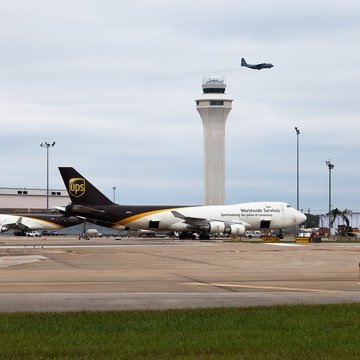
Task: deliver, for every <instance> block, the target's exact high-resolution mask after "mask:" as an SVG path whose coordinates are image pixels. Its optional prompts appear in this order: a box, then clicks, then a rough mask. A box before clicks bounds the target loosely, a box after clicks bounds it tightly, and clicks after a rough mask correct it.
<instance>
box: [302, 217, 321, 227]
mask: <svg viewBox="0 0 360 360" xmlns="http://www.w3.org/2000/svg"><path fill="white" fill-rule="evenodd" d="M305 215H306V217H307V219H306V221H305V223H304V225H305V227H307V228H314V227H319V221H320V215H313V214H305Z"/></svg>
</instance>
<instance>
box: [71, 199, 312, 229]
mask: <svg viewBox="0 0 360 360" xmlns="http://www.w3.org/2000/svg"><path fill="white" fill-rule="evenodd" d="M96 209H99V210H101V211H103V214H102V215H100V214H99V213H97V214H96V215H95V216H92V215H91V213H89V212H88V213H82V212H81V210H80V211H79V210H76V213H77V214H78V215H80V216H87V217H88V218H89V219H91V218H94V219H97V220H99V222H98V223H99V224H101V223H103V224H104V223H105V222H107V223H108V224H107V225H108V226H109V227H112V228H114V229H123V228H124V227H128V228H130V229H146V230H147V229H149V230H163V231H188V230H193V231H195V230H196V229H202V228H203V227H202V225H205V223H210V224H211V223H212V222H213V223H215V222H221V223H224V224H228V225H231V224H242V225H244V228H245V229H246V230H257V229H269V230H271V229H282V228H286V227H290V226H296V225H299V224H301V223H302V222H304V221H305V219H306V217H305V215H303V214H302V213H301V212H299V211H297V210H295V209H294V208H292V207H290V206H289V205H288V204H286V203H283V202H251V203H243V204H234V205H211V206H170V207H169V206H166V207H165V206H154V207H152V206H131V205H129V206H126V205H110V206H102V207H96ZM70 211H73V210H70ZM176 214H180V215H181V216H182V218H180V217H177V216H176ZM202 220H203V221H202ZM90 221H91V220H90ZM203 223H204V224H203ZM203 229H205V227H204V228H203ZM219 232H221V231H219Z"/></svg>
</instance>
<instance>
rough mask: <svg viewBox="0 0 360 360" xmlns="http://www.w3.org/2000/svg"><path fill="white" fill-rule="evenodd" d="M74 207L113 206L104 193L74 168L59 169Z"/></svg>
mask: <svg viewBox="0 0 360 360" xmlns="http://www.w3.org/2000/svg"><path fill="white" fill-rule="evenodd" d="M59 171H60V174H61V176H62V178H63V181H64V183H65V186H66V190H67V192H68V193H69V196H70V199H71V202H72V204H73V205H99V206H100V205H113V204H114V203H113V202H112V201H111V200H110V199H108V198H107V197H106V196H105V195H104V194H103V193H102V192H100V191H99V190H98V189H96V187H95V186H93V185H92V184H91V183H90V182H89V181H88V180H87V179H85V178H84V177H83V176H82V175H80V174H79V173H78V172H77V171H76V170H75V169H74V168H72V167H59Z"/></svg>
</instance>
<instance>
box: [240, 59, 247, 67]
mask: <svg viewBox="0 0 360 360" xmlns="http://www.w3.org/2000/svg"><path fill="white" fill-rule="evenodd" d="M246 65H247V62H246V60H245V59H244V58H241V66H246Z"/></svg>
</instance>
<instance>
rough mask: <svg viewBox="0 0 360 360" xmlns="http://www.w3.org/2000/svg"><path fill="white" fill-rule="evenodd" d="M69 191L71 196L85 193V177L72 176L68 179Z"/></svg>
mask: <svg viewBox="0 0 360 360" xmlns="http://www.w3.org/2000/svg"><path fill="white" fill-rule="evenodd" d="M69 193H70V195H72V196H75V197H80V196H83V195H84V194H85V179H83V178H72V179H70V180H69Z"/></svg>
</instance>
